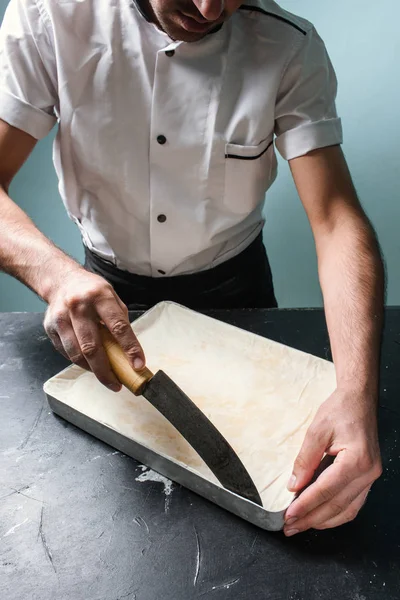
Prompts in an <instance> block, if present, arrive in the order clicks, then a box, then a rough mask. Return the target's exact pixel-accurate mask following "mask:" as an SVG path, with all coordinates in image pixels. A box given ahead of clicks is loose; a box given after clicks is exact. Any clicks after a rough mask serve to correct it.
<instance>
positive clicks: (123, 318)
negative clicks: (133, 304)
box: [97, 301, 146, 369]
mask: <svg viewBox="0 0 400 600" xmlns="http://www.w3.org/2000/svg"><path fill="white" fill-rule="evenodd" d="M97 311H98V314H99V316H100V318H101V320H102V321H103V323H104V324H105V326H106V327H107V329H108V330H109V331H110V333H111V334H112V335H113V336H114V338H115V339H116V341H117V342H118V343H119V345H120V346H121V348H122V349H123V350H124V352H125V354H126V355H127V357H128V359H129V362H130V363H131V365H132V367H133V368H134V369H143V367H144V366H145V364H146V360H145V356H144V352H143V349H142V347H141V345H140V343H139V341H138V339H137V338H136V336H135V334H134V333H133V330H132V327H131V325H130V323H129V319H128V317H127V313H126V312H125V310H123V309H122V308H121V307H120V305H119V303H118V302H117V301H115V302H112V303H111V302H109V301H108V302H107V303H103V304H99V305H98V307H97Z"/></svg>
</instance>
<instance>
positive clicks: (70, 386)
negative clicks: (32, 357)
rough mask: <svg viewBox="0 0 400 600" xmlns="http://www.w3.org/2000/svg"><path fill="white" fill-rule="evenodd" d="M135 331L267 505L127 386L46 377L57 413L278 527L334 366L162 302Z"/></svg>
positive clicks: (72, 370) (65, 375) (78, 374)
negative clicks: (230, 486)
mask: <svg viewBox="0 0 400 600" xmlns="http://www.w3.org/2000/svg"><path fill="white" fill-rule="evenodd" d="M132 327H133V329H134V331H135V333H136V334H137V335H138V338H139V340H140V342H141V343H142V345H143V347H144V350H145V353H146V357H147V363H148V366H149V367H150V369H151V370H153V371H156V370H158V368H161V369H163V370H164V371H166V372H167V373H168V374H169V375H170V376H171V377H172V378H173V379H174V380H175V381H176V382H177V383H178V385H180V387H182V389H184V391H185V392H186V393H187V394H188V395H189V397H190V398H191V399H192V400H193V401H194V402H195V403H196V404H197V405H198V406H199V408H201V409H202V410H203V412H205V414H207V416H208V418H210V420H211V421H212V422H213V423H214V425H215V426H216V427H217V428H218V429H220V431H221V433H222V434H223V435H224V436H225V438H226V439H227V440H228V441H229V442H230V443H231V445H232V447H233V448H234V449H235V451H236V453H237V454H238V456H239V457H240V458H241V460H242V462H243V464H244V465H245V467H246V468H247V470H248V471H249V473H250V475H251V477H252V478H253V481H254V482H255V483H256V485H257V488H258V490H259V492H260V495H261V497H262V499H263V504H264V507H260V506H258V505H257V504H255V503H253V502H251V501H249V500H246V499H244V498H242V497H241V496H238V495H237V494H235V493H233V492H230V491H229V490H226V489H224V488H223V487H222V486H221V485H220V483H219V482H218V481H217V480H216V478H215V477H214V476H213V474H212V473H211V471H209V469H208V467H206V465H205V464H204V463H203V461H201V459H200V458H199V457H198V455H197V454H196V453H195V452H194V451H193V449H192V448H191V447H190V446H189V445H188V444H187V442H186V441H185V440H184V439H183V438H182V436H181V435H180V434H179V433H178V432H177V431H176V430H175V429H174V428H173V427H172V425H171V424H170V423H169V422H168V421H166V419H165V418H164V417H162V415H160V414H159V413H158V411H156V409H154V407H152V406H151V405H150V404H149V403H148V402H147V401H146V400H144V399H143V398H141V397H139V398H136V397H134V396H133V395H132V394H130V393H129V392H128V391H127V390H124V391H123V392H120V393H119V394H113V393H112V392H110V391H109V390H107V389H106V388H104V387H103V386H101V384H99V382H97V380H96V378H95V377H94V376H93V375H92V374H91V373H88V372H86V371H83V370H82V369H80V368H79V367H77V366H76V365H72V366H70V367H68V368H67V369H65V370H64V371H62V372H61V373H59V374H58V375H56V376H54V377H52V378H51V379H50V380H49V381H47V382H46V383H45V385H44V390H45V393H46V396H47V398H48V402H49V405H50V407H51V409H52V410H53V411H54V412H55V413H56V414H58V415H59V416H60V417H62V418H64V419H66V420H67V421H69V422H71V423H73V424H74V425H76V426H77V427H79V428H80V429H82V430H84V431H86V432H87V433H89V434H91V435H93V436H95V437H96V438H98V439H100V440H102V441H103V442H105V443H107V444H109V445H110V446H112V447H114V448H116V449H117V450H119V451H121V452H123V453H125V454H127V455H128V456H131V457H132V458H134V459H136V460H138V461H140V462H141V463H143V464H144V465H147V466H149V467H151V468H152V469H154V470H155V471H157V472H158V473H160V474H162V475H164V476H166V477H168V478H169V479H171V480H173V481H175V482H177V483H179V484H181V485H183V486H185V487H187V488H188V489H190V490H192V491H193V492H196V493H197V494H199V495H201V496H203V497H204V498H207V499H208V500H210V501H212V502H214V503H215V504H217V505H219V506H221V507H222V508H224V509H226V510H228V511H230V512H232V513H234V514H236V515H238V516H239V517H241V518H243V519H245V520H247V521H249V522H251V523H253V524H254V525H257V526H258V527H260V528H262V529H267V530H270V531H277V530H280V529H282V527H283V523H284V513H285V511H286V509H287V507H288V506H289V504H290V503H291V501H292V500H293V498H294V494H292V493H289V492H288V491H287V489H286V484H287V481H288V479H289V475H290V473H291V468H292V465H293V460H294V458H295V456H296V455H297V453H298V450H299V449H300V447H301V443H302V441H303V439H304V434H305V431H306V429H307V427H308V425H309V424H310V423H311V420H312V418H313V416H314V414H315V412H316V410H317V409H318V406H319V405H320V404H321V402H322V401H323V400H325V399H326V398H327V397H328V395H329V394H330V393H331V392H332V391H333V389H334V388H335V385H336V380H335V374H334V368H333V365H332V363H329V362H328V361H324V360H322V359H320V358H317V357H314V356H311V355H309V354H305V353H302V352H300V351H298V350H295V349H293V348H289V347H287V346H283V345H282V344H277V343H276V342H273V341H271V340H268V339H266V338H263V337H260V336H257V335H254V334H251V333H249V332H246V331H243V330H241V329H238V328H236V327H233V326H231V325H227V324H225V323H222V322H220V321H217V320H215V319H212V318H210V317H207V316H204V315H201V314H199V313H196V312H194V311H191V310H189V309H187V308H185V307H182V306H180V305H177V304H174V303H171V302H162V303H160V304H158V305H156V306H155V307H154V308H153V309H151V310H150V311H148V312H147V313H145V314H144V315H142V316H141V317H139V319H137V320H136V321H134V323H133V324H132ZM171 332H173V335H172V333H171ZM239 349H240V351H241V356H240V361H239V363H240V369H239V368H238V364H239V363H238V362H237V352H238V350H239ZM235 357H236V358H235ZM235 361H236V362H235ZM199 373H200V374H201V375H199ZM208 373H209V374H210V377H207V374H208ZM211 373H213V375H212V376H211ZM227 391H229V394H228V399H227V398H226V394H227ZM124 394H125V395H124ZM260 396H261V397H260ZM289 415H292V417H291V419H290V418H289ZM94 417H96V418H94ZM264 464H265V468H264ZM275 507H276V509H275Z"/></svg>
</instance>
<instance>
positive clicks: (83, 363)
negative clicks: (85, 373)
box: [59, 323, 90, 370]
mask: <svg viewBox="0 0 400 600" xmlns="http://www.w3.org/2000/svg"><path fill="white" fill-rule="evenodd" d="M59 339H60V342H61V344H62V346H63V348H64V352H65V355H66V356H67V358H68V359H69V360H70V361H71V362H73V363H74V364H76V365H78V366H79V367H81V368H82V369H86V370H90V366H89V364H88V362H87V360H86V359H85V357H84V356H83V354H82V351H81V348H80V346H79V342H78V340H77V337H76V335H75V332H74V329H73V326H72V323H71V327H70V328H69V329H68V330H63V332H62V333H60V335H59Z"/></svg>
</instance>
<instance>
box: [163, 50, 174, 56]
mask: <svg viewBox="0 0 400 600" xmlns="http://www.w3.org/2000/svg"><path fill="white" fill-rule="evenodd" d="M174 54H175V50H167V51H166V53H165V56H168V58H171V56H173V55H174Z"/></svg>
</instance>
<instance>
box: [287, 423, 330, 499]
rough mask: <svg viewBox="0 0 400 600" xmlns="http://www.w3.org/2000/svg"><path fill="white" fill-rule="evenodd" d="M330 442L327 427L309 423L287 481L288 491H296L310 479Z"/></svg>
mask: <svg viewBox="0 0 400 600" xmlns="http://www.w3.org/2000/svg"><path fill="white" fill-rule="evenodd" d="M330 442H331V432H330V430H329V429H328V430H327V429H326V428H321V427H320V428H319V429H317V428H315V427H314V426H313V425H312V424H311V425H310V427H309V428H308V431H307V433H306V437H305V438H304V442H303V445H302V447H301V449H300V452H299V454H298V455H297V458H296V460H295V463H294V466H293V473H292V476H291V478H290V480H289V483H288V489H289V490H290V491H292V492H298V491H300V490H301V489H302V488H303V487H304V486H306V485H307V484H308V483H309V482H310V481H311V479H312V477H313V475H314V472H315V470H316V468H317V467H318V465H319V464H320V462H321V460H322V457H323V455H324V453H325V450H326V449H327V448H328V446H329V445H330Z"/></svg>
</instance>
